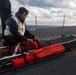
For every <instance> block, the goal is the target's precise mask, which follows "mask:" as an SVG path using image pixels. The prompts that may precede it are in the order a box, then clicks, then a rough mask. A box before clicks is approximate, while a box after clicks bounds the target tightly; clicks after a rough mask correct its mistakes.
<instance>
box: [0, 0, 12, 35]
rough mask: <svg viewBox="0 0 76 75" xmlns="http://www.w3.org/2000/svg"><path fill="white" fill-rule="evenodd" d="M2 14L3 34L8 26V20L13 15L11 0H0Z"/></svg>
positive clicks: (0, 12) (0, 13)
mask: <svg viewBox="0 0 76 75" xmlns="http://www.w3.org/2000/svg"><path fill="white" fill-rule="evenodd" d="M0 15H1V23H2V36H4V30H5V28H6V24H5V22H6V20H7V19H8V18H9V17H10V16H11V3H10V0H0Z"/></svg>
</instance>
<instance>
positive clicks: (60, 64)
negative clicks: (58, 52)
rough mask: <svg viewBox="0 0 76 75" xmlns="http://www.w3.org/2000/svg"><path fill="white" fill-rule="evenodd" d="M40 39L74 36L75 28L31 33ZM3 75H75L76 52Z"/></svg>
mask: <svg viewBox="0 0 76 75" xmlns="http://www.w3.org/2000/svg"><path fill="white" fill-rule="evenodd" d="M31 32H32V33H33V34H35V35H36V36H38V37H39V38H40V39H41V38H46V37H52V36H60V35H64V34H76V27H65V28H54V29H43V30H37V31H31ZM3 75H76V52H74V53H72V54H68V55H66V56H62V57H59V58H54V59H49V60H47V61H44V62H40V63H37V64H34V65H30V66H27V67H24V68H21V69H18V70H16V71H11V72H8V73H6V74H3Z"/></svg>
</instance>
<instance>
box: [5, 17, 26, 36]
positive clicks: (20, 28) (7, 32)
mask: <svg viewBox="0 0 76 75" xmlns="http://www.w3.org/2000/svg"><path fill="white" fill-rule="evenodd" d="M12 18H13V19H14V20H15V21H16V24H17V25H18V32H19V33H20V34H21V35H24V33H25V24H24V23H23V24H22V23H21V22H20V21H19V19H18V18H17V17H16V16H13V17H12ZM4 35H5V36H8V35H12V34H11V32H10V29H9V26H8V25H6V29H5V31H4Z"/></svg>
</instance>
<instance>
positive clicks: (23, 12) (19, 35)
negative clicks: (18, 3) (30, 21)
mask: <svg viewBox="0 0 76 75" xmlns="http://www.w3.org/2000/svg"><path fill="white" fill-rule="evenodd" d="M28 13H29V11H28V10H27V9H26V8H24V7H20V8H19V10H18V11H17V12H16V14H15V16H12V17H11V18H10V19H9V21H8V23H7V25H6V29H5V31H4V40H5V42H4V45H5V46H11V45H15V44H16V42H20V41H24V40H26V41H27V42H29V43H33V42H34V41H37V40H38V37H37V36H34V35H33V34H31V33H30V32H29V31H28V30H27V28H26V25H25V24H24V21H25V19H26V18H27V15H28ZM33 40H34V41H33Z"/></svg>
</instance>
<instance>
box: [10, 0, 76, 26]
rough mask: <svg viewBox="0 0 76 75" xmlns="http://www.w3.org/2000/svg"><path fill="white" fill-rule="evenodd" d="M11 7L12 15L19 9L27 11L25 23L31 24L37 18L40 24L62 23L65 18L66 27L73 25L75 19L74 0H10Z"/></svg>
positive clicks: (75, 2)
mask: <svg viewBox="0 0 76 75" xmlns="http://www.w3.org/2000/svg"><path fill="white" fill-rule="evenodd" d="M10 1H11V5H12V14H15V12H16V11H17V10H18V8H19V7H25V8H27V9H28V10H29V15H28V18H27V19H26V22H27V23H28V24H32V23H34V21H35V18H36V17H35V16H37V21H39V23H42V22H43V23H42V24H47V23H48V24H49V23H52V24H53V25H55V23H56V24H57V23H58V25H59V24H62V23H63V19H64V15H65V16H66V18H65V21H66V25H75V23H76V22H75V19H76V0H10Z"/></svg>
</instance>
